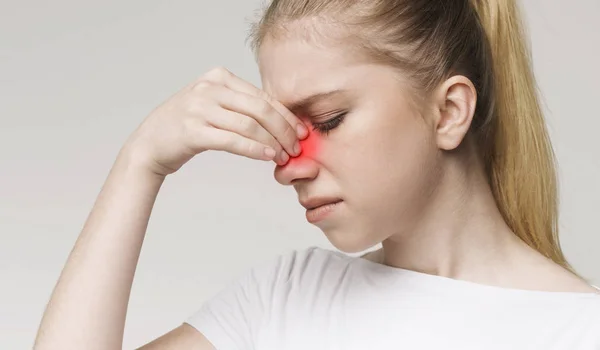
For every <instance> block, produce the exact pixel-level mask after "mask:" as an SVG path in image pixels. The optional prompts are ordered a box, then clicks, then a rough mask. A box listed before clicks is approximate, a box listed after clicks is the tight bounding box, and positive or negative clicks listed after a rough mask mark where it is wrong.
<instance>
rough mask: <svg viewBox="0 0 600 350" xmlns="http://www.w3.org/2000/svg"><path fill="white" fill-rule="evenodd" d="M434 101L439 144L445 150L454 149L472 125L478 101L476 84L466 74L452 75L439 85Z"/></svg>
mask: <svg viewBox="0 0 600 350" xmlns="http://www.w3.org/2000/svg"><path fill="white" fill-rule="evenodd" d="M433 102H434V108H435V112H436V113H435V115H436V116H437V120H436V124H435V125H434V126H435V133H436V140H437V145H438V147H439V148H440V149H443V150H447V151H450V150H453V149H455V148H456V147H458V146H459V145H460V143H461V142H462V140H463V139H464V137H465V135H466V134H467V131H468V130H469V127H470V126H471V121H472V120H473V115H474V114H475V105H476V102H477V91H476V90H475V86H474V85H473V83H472V82H471V80H469V79H468V78H466V77H465V76H462V75H455V76H452V77H450V78H448V79H447V80H446V81H444V82H443V83H441V84H440V85H439V86H438V88H437V89H436V91H435V93H434V101H433Z"/></svg>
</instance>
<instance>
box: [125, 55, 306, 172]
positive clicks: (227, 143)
mask: <svg viewBox="0 0 600 350" xmlns="http://www.w3.org/2000/svg"><path fill="white" fill-rule="evenodd" d="M307 134H308V131H307V129H306V126H305V125H304V124H303V123H302V121H301V120H300V119H299V118H298V117H296V116H295V115H294V114H293V113H292V112H290V111H289V110H288V109H287V108H286V107H285V106H283V105H282V104H281V103H280V102H278V101H276V100H274V99H272V98H271V97H270V96H268V94H267V93H266V92H264V91H262V90H260V89H258V88H257V87H255V86H254V85H252V84H250V83H248V82H246V81H244V80H242V79H241V78H239V77H237V76H235V75H234V74H232V73H231V72H229V71H228V70H226V69H224V68H221V67H219V68H215V69H212V70H210V71H209V72H207V73H206V74H204V75H203V76H202V77H200V78H199V79H198V80H196V81H195V82H193V83H192V84H190V85H188V86H187V87H185V88H184V89H182V90H181V91H179V92H178V93H177V94H175V95H174V96H172V97H171V98H169V99H168V100H167V101H166V102H164V103H163V104H161V105H160V106H159V107H157V108H156V109H155V110H154V111H153V112H152V113H151V114H150V115H149V116H148V117H147V118H146V119H145V120H144V122H143V123H142V124H140V126H139V127H138V128H137V129H136V130H135V132H134V133H133V134H132V135H131V136H130V137H129V138H128V140H127V142H126V144H125V146H124V147H123V150H124V151H126V152H127V153H128V154H129V155H133V157H134V158H135V161H136V162H137V163H139V164H142V166H144V167H147V168H148V170H150V171H151V172H153V173H155V174H158V175H161V176H167V175H169V174H171V173H174V172H175V171H177V170H179V169H180V168H181V167H182V166H183V165H184V164H185V163H186V162H188V161H189V160H190V159H192V158H193V157H194V156H195V155H196V154H199V153H201V152H204V151H206V150H219V151H226V152H229V153H233V154H237V155H240V156H245V157H248V158H252V159H260V160H274V161H275V162H276V163H277V164H279V165H283V164H285V163H286V162H287V161H288V159H289V157H290V155H291V156H297V155H298V154H299V153H300V145H299V142H298V141H299V140H301V139H303V138H304V137H306V136H307Z"/></svg>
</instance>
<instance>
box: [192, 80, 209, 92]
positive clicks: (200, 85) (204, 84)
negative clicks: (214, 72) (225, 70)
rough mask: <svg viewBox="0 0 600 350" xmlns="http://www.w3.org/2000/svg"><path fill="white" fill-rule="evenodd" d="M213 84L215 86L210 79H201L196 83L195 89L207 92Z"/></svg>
mask: <svg viewBox="0 0 600 350" xmlns="http://www.w3.org/2000/svg"><path fill="white" fill-rule="evenodd" d="M212 86H213V83H211V82H210V81H207V80H200V81H198V82H197V83H196V84H195V85H194V91H196V92H199V93H203V92H206V91H208V90H209V89H211V88H212Z"/></svg>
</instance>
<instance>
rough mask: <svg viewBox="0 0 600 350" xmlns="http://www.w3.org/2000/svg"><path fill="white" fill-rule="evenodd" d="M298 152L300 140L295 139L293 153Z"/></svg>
mask: <svg viewBox="0 0 600 350" xmlns="http://www.w3.org/2000/svg"><path fill="white" fill-rule="evenodd" d="M299 154H300V142H298V141H296V143H295V144H294V155H299Z"/></svg>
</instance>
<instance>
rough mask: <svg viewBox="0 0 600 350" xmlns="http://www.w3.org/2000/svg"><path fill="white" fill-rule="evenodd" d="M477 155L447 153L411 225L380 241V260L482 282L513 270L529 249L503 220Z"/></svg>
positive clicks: (388, 263) (398, 265)
mask: <svg viewBox="0 0 600 350" xmlns="http://www.w3.org/2000/svg"><path fill="white" fill-rule="evenodd" d="M471 154H472V153H471ZM475 158H476V157H474V156H468V155H465V154H464V153H463V154H452V155H447V156H446V157H445V160H444V164H443V170H442V171H441V172H440V173H441V174H443V176H442V177H441V178H440V180H439V182H438V185H437V188H436V191H435V193H434V195H433V197H432V198H431V200H430V201H429V203H430V204H428V206H427V207H425V208H424V210H423V211H422V213H421V214H422V215H421V216H420V218H419V219H418V221H417V222H415V223H414V224H413V226H412V227H411V228H410V229H408V230H406V231H405V232H400V233H398V234H396V235H394V236H391V237H390V238H388V239H386V240H385V241H384V242H382V246H383V249H382V251H381V254H380V262H382V263H384V264H385V265H390V266H395V267H400V268H406V269H410V270H415V271H420V272H424V273H429V274H434V275H440V276H445V277H450V278H457V279H465V280H472V281H477V282H484V281H489V279H490V276H494V275H496V276H497V275H498V274H500V271H501V270H503V269H504V270H506V269H507V267H508V268H513V267H511V265H513V266H514V261H515V257H516V256H518V255H524V254H523V253H525V252H529V253H531V249H530V248H529V247H527V246H526V245H525V243H523V242H522V241H521V240H520V239H519V238H518V237H517V236H516V235H515V234H514V233H513V232H512V230H511V229H510V228H509V227H508V225H507V224H506V222H505V221H504V219H503V218H502V215H501V214H500V211H499V209H498V207H497V205H496V203H495V200H494V197H493V195H492V192H491V189H490V187H489V185H488V183H487V181H486V178H485V174H484V173H483V170H482V169H483V167H481V166H480V164H479V163H478V162H477V161H476V160H475ZM511 262H512V263H511ZM491 278H494V277H491ZM496 279H498V277H496Z"/></svg>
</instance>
